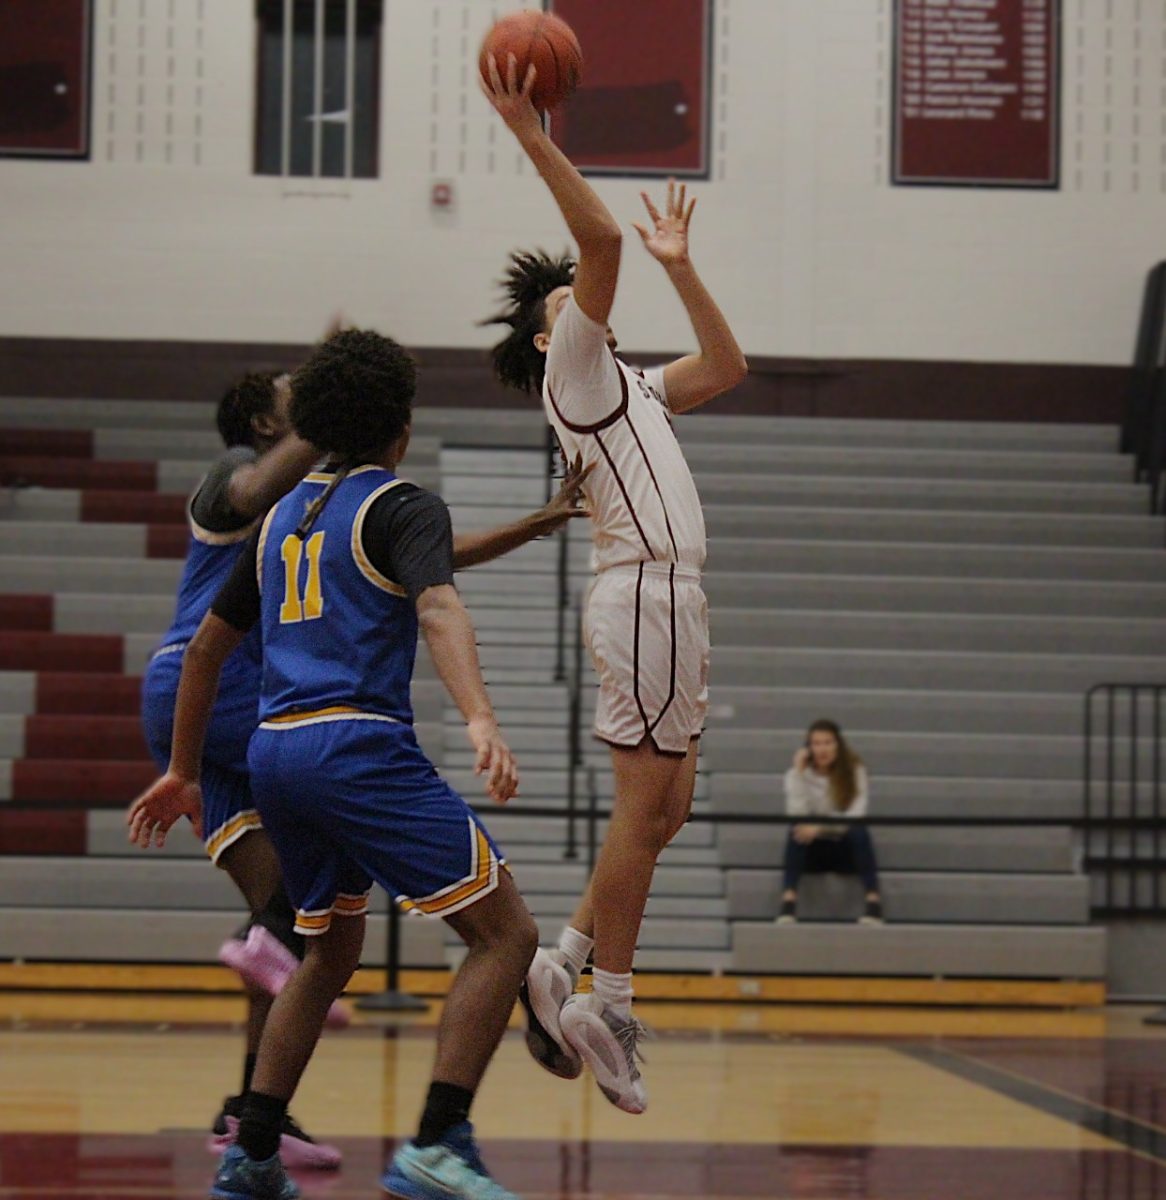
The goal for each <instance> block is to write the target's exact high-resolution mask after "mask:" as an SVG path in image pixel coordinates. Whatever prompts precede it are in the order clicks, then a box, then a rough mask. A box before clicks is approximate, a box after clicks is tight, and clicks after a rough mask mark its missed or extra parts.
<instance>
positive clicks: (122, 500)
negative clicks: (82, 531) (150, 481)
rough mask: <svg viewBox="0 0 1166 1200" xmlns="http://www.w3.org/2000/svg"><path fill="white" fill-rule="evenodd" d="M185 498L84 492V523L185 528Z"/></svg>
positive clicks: (147, 493)
mask: <svg viewBox="0 0 1166 1200" xmlns="http://www.w3.org/2000/svg"><path fill="white" fill-rule="evenodd" d="M186 503H187V500H186V497H185V496H177V495H170V494H167V493H162V492H121V491H112V490H110V491H100V490H98V491H83V492H82V493H81V520H82V521H104V522H107V523H112V524H117V525H128V524H132V525H137V524H140V523H142V522H147V523H149V524H152V525H181V526H182V527H183V528H184V529H185V528H186Z"/></svg>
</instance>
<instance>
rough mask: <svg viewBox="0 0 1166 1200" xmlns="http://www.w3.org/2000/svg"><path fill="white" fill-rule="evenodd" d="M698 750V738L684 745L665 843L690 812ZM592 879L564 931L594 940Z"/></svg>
mask: <svg viewBox="0 0 1166 1200" xmlns="http://www.w3.org/2000/svg"><path fill="white" fill-rule="evenodd" d="M699 749H700V739H699V738H693V739H692V741H691V742H690V743H689V745H688V753H687V754H686V755H685V756H684V760H683V763H682V765H681V768H680V770H679V771H677V773H676V778H675V780H674V782H673V787H672V792H671V795H670V796H669V797H668V812H669V816H668V828H669V830H670V832H669V833H668V844H670V843H671V842H672V839H673V838H674V837H675V836H676V835H677V834H678V833H679V832H680V831H681V829H683V828H684V826H685V823H686V822H687V821H688V818H689V815H690V814H691V812H692V797H693V795H694V793H695V791H696V760H697V753H698V751H699ZM593 888H594V880H590V879H589V880H588V881H587V887H586V889H585V890H584V892H583V895H582V896H581V897H580V898H579V904H578V906H577V907H576V909H575V914H574V916H572V918H571V922H570V925H569V926H568V928H570V929H574V930H576V931H577V932H579V933H581V934H583V936H584V937H588V938H592V939H594V937H595V906H594V904H593V902H592V895H593Z"/></svg>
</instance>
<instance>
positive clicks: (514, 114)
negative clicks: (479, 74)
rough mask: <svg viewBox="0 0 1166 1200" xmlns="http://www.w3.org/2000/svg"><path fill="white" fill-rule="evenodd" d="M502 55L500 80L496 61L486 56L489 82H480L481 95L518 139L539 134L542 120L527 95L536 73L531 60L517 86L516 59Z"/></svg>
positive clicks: (541, 130) (499, 71)
mask: <svg viewBox="0 0 1166 1200" xmlns="http://www.w3.org/2000/svg"><path fill="white" fill-rule="evenodd" d="M506 57H507V62H506V78H505V80H503V78H502V74H501V66H500V64H499V62H498V60H497V59H496V58H495V57H494V55H492V54H491V55H490V58H489V60H488V63H489V74H490V81H489V83H487V82H486V80H484V79H483V80H481V81H480V82H481V87H482V94H483V95H484V96H485V97H486V99H487V100H489V101H490V103H491V104H492V105H493V107H494V110H495V112H497V113H498V115H499V116H500V117H501V118H502V120H503V121H505V122H506V124H507V125H508V126H509V127H510V129H511V130H512V131H513V132H514V133H515V135H516V136H517V137H518V138H519V139H521V138H522V137H523V136H524V135H530V134H541V133H542V132H543V120H542V117H541V116H539V113H538V110H537V109H536V108H535V106H534V103H533V101H532V100H531V98H530V94H531V89H532V88H533V87H534V81H535V79H536V78H537V76H538V72H537V71H536V70H535V66H534V63H531V64H530V66H529V67H528V68H527V70H526V78H525V79H523V81H522V84H521V86H519V82H518V59H516V58H515V57H514V55H513V54H508V55H507V56H506Z"/></svg>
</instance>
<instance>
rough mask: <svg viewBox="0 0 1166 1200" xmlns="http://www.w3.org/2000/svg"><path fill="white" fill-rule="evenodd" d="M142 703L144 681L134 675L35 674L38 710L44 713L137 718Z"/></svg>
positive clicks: (68, 672) (91, 673)
mask: <svg viewBox="0 0 1166 1200" xmlns="http://www.w3.org/2000/svg"><path fill="white" fill-rule="evenodd" d="M119 665H120V664H119ZM141 706H142V681H141V679H140V678H138V677H136V676H133V675H121V674H118V673H116V672H115V673H113V674H108V675H107V674H102V673H100V672H98V671H91V672H85V673H81V672H76V671H65V672H53V671H49V672H39V673H38V674H37V677H36V711H37V712H38V713H41V714H45V715H54V714H55V715H62V716H68V715H72V714H77V715H82V716H84V715H88V714H89V713H104V714H105V715H106V716H111V717H112V716H127V717H129V716H132V717H136V716H137V715H138V713H139V712H140V711H141Z"/></svg>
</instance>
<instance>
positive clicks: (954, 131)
mask: <svg viewBox="0 0 1166 1200" xmlns="http://www.w3.org/2000/svg"><path fill="white" fill-rule="evenodd" d="M1060 30H1061V0H896V3H895V81H894V89H895V102H894V106H893V108H894V123H895V127H894V134H893V137H894V157H893V164H892V168H891V175H892V181H893V182H894V183H897V184H946V185H950V186H968V187H1032V188H1055V187H1057V186H1058V183H1059V181H1060V175H1059V169H1060V163H1059V159H1060V155H1059V149H1060V119H1059V118H1060V103H1061V96H1060Z"/></svg>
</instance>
